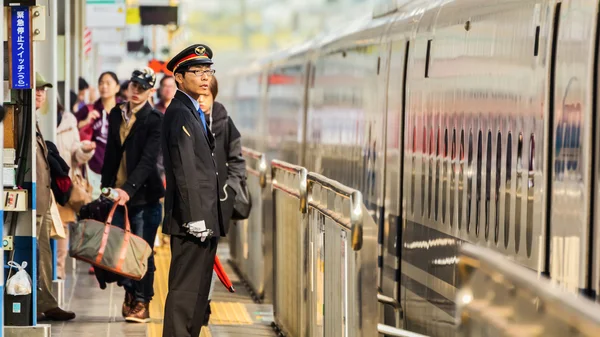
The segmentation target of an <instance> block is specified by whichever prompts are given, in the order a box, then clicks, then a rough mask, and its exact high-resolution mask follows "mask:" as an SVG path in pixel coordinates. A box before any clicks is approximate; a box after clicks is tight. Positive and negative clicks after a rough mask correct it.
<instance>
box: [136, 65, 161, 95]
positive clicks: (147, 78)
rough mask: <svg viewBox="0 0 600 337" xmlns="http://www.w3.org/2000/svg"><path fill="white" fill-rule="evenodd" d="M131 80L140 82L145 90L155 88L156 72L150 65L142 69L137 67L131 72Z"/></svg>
mask: <svg viewBox="0 0 600 337" xmlns="http://www.w3.org/2000/svg"><path fill="white" fill-rule="evenodd" d="M131 81H132V82H136V83H139V84H140V85H141V86H142V88H144V90H148V89H151V88H154V84H156V75H155V74H154V70H152V69H151V68H148V67H146V68H144V69H142V70H137V69H136V70H134V71H133V73H132V74H131Z"/></svg>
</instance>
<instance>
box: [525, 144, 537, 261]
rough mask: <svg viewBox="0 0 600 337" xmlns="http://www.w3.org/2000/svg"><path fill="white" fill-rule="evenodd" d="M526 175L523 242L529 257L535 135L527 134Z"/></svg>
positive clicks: (531, 230)
mask: <svg viewBox="0 0 600 337" xmlns="http://www.w3.org/2000/svg"><path fill="white" fill-rule="evenodd" d="M528 171H529V172H528V175H527V228H526V231H525V240H526V242H525V244H526V249H527V257H531V250H532V245H533V194H534V191H535V190H534V188H535V181H534V179H535V135H534V134H533V133H532V134H531V135H530V136H529V170H528Z"/></svg>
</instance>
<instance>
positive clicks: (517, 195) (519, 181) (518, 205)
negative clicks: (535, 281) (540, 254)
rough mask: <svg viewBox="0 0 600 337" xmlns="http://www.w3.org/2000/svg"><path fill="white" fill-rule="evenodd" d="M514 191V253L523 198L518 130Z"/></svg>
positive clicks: (521, 162) (517, 244)
mask: <svg viewBox="0 0 600 337" xmlns="http://www.w3.org/2000/svg"><path fill="white" fill-rule="evenodd" d="M516 179H517V181H516V186H515V187H516V193H515V199H516V202H515V253H519V249H520V245H521V201H522V200H523V191H522V186H523V133H522V132H519V139H518V141H517V177H516Z"/></svg>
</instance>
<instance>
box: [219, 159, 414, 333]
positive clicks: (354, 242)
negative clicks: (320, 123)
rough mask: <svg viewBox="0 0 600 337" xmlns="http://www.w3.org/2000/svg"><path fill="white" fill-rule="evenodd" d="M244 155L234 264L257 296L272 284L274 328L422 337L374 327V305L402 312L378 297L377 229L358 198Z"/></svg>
mask: <svg viewBox="0 0 600 337" xmlns="http://www.w3.org/2000/svg"><path fill="white" fill-rule="evenodd" d="M243 155H244V158H245V159H246V165H247V172H248V180H247V182H248V188H249V190H250V193H251V197H252V203H253V209H252V213H251V215H250V217H249V219H248V220H246V221H240V222H238V224H237V225H236V226H234V229H233V230H231V231H230V233H229V243H230V248H231V256H232V262H233V264H234V265H235V266H236V267H237V270H238V272H240V274H241V276H242V277H243V278H244V280H245V281H246V282H247V283H248V285H249V286H250V288H251V289H253V290H254V291H255V292H256V293H257V295H258V296H259V297H262V296H263V294H264V293H267V294H268V293H269V289H268V286H267V284H272V287H273V290H272V292H271V293H272V299H273V308H274V313H275V317H274V318H275V326H276V328H277V329H279V330H280V332H282V333H283V334H285V335H287V336H290V337H306V336H320V337H328V336H342V337H366V336H374V335H375V334H377V332H379V333H382V334H386V335H388V336H406V337H422V335H419V334H414V333H411V332H408V331H404V330H402V329H399V328H397V327H390V326H386V325H383V324H379V314H380V308H379V304H378V302H379V303H383V304H385V305H390V306H392V307H393V308H394V310H396V311H399V310H400V309H401V308H400V307H399V305H398V302H397V301H395V300H394V299H391V298H388V297H386V296H383V295H382V294H379V293H378V292H377V224H376V223H375V222H374V220H373V219H372V218H371V216H370V215H369V213H368V211H367V210H366V208H365V206H364V205H363V201H362V195H361V193H360V192H359V191H357V190H354V189H352V188H349V187H347V186H344V185H342V184H341V183H339V182H337V181H334V180H331V179H329V178H326V177H324V176H322V175H319V174H316V173H308V172H307V170H306V169H305V168H303V167H300V166H296V165H292V164H289V163H286V162H283V161H279V160H273V161H272V162H271V165H270V170H269V168H268V165H267V163H266V160H265V155H264V154H262V153H260V152H257V151H254V150H251V149H247V148H244V149H243ZM269 171H270V176H269V175H268V172H269ZM269 178H270V179H269ZM269 187H270V188H269ZM271 207H272V209H271ZM271 219H272V220H271ZM270 221H272V226H271V225H270ZM271 270H272V271H273V272H272V273H271ZM271 276H272V277H271ZM264 297H269V296H268V295H265V296H264Z"/></svg>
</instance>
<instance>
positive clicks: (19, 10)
mask: <svg viewBox="0 0 600 337" xmlns="http://www.w3.org/2000/svg"><path fill="white" fill-rule="evenodd" d="M31 46H32V43H31V15H30V13H29V7H25V6H17V7H11V8H10V44H9V48H10V63H11V64H10V83H11V88H12V89H32V88H33V85H32V80H31V79H32V74H31V69H32V68H33V67H32V57H31Z"/></svg>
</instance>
